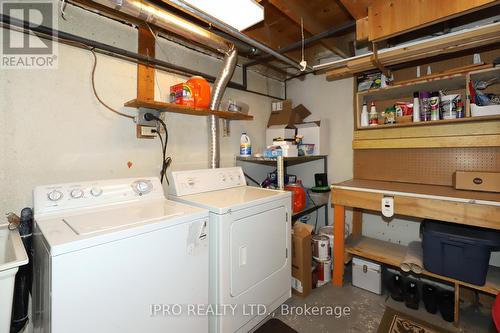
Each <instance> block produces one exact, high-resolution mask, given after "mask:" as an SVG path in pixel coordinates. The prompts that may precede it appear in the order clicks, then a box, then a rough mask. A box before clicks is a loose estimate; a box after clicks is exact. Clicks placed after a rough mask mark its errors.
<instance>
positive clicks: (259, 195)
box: [172, 186, 291, 214]
mask: <svg viewBox="0 0 500 333" xmlns="http://www.w3.org/2000/svg"><path fill="white" fill-rule="evenodd" d="M290 197H291V193H290V192H288V191H278V190H270V189H265V188H260V187H253V186H239V187H233V188H228V189H224V190H217V191H211V192H204V193H198V194H191V195H185V196H179V197H172V198H175V200H176V201H181V202H184V203H187V204H192V205H195V206H197V207H202V208H206V209H208V210H210V211H211V212H213V213H217V214H226V213H228V212H229V210H239V209H244V208H248V207H252V206H255V205H258V204H261V203H265V202H269V201H273V200H280V199H283V198H290Z"/></svg>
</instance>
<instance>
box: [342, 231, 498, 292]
mask: <svg viewBox="0 0 500 333" xmlns="http://www.w3.org/2000/svg"><path fill="white" fill-rule="evenodd" d="M406 251H407V247H406V246H404V245H400V244H394V243H391V242H386V241H381V240H378V239H374V238H369V237H365V236H361V237H352V236H350V237H349V238H348V239H347V240H346V252H347V253H350V254H352V255H355V256H360V257H363V258H367V259H371V260H374V261H377V262H380V263H383V264H387V265H390V266H394V267H398V268H399V266H400V264H401V262H402V261H403V259H404V257H405V255H406ZM422 275H425V276H429V277H431V278H434V279H438V280H443V281H447V282H450V283H453V284H458V285H460V286H464V287H468V288H472V289H476V290H480V291H482V292H485V293H489V294H493V295H497V294H498V293H499V292H500V268H498V267H494V266H490V269H489V271H488V275H487V277H486V284H485V285H484V286H477V285H474V284H470V283H467V282H463V281H459V280H456V279H453V278H449V277H446V276H442V275H438V274H434V273H431V272H428V271H425V270H424V271H423V272H422Z"/></svg>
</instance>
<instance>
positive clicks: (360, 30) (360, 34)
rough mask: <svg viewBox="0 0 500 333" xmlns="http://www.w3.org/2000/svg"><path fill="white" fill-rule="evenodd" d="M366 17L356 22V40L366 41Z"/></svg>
mask: <svg viewBox="0 0 500 333" xmlns="http://www.w3.org/2000/svg"><path fill="white" fill-rule="evenodd" d="M368 29H369V27H368V16H367V17H363V18H360V19H358V20H356V40H357V41H366V40H368Z"/></svg>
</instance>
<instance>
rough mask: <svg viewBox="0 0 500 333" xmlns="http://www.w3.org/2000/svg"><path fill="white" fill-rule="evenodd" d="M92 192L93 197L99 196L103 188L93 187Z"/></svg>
mask: <svg viewBox="0 0 500 333" xmlns="http://www.w3.org/2000/svg"><path fill="white" fill-rule="evenodd" d="M90 194H92V196H93V197H98V196H100V195H101V194H102V188H99V187H92V188H91V189H90Z"/></svg>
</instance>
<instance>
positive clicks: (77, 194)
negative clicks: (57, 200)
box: [69, 188, 83, 199]
mask: <svg viewBox="0 0 500 333" xmlns="http://www.w3.org/2000/svg"><path fill="white" fill-rule="evenodd" d="M69 194H70V195H71V197H72V198H74V199H79V198H82V197H83V191H82V190H81V189H79V188H76V189H74V190H72V191H71V192H70V193H69Z"/></svg>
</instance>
